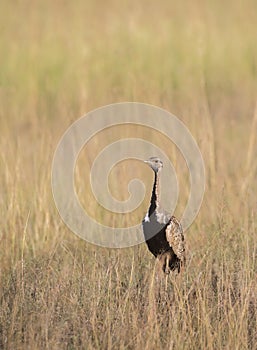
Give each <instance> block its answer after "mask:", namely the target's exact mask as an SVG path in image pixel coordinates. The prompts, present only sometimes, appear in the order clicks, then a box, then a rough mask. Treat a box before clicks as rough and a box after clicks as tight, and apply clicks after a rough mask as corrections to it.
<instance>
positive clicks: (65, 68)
mask: <svg viewBox="0 0 257 350" xmlns="http://www.w3.org/2000/svg"><path fill="white" fill-rule="evenodd" d="M0 7H1V10H0V52H1V55H0V130H1V137H0V210H1V211H0V212H1V215H0V303H1V305H0V349H11V350H18V349H26V350H27V349H28V350H29V349H31V350H36V349H49V350H54V349H69V350H70V349H147V350H148V349H149V350H150V349H179V350H180V349H188V350H191V349H204V350H207V349H215V350H216V349H229V350H230V349H233V350H235V349H238V350H241V349H256V348H257V347H256V344H257V278H256V277H257V200H256V193H257V181H256V178H257V158H256V155H257V32H256V23H257V3H256V1H253V0H246V1H240V0H235V1H231V0H228V1H226V2H223V1H220V0H218V1H214V0H209V1H204V0H194V1H184V2H178V1H166V0H161V1H160V2H156V1H152V0H148V1H146V0H142V1H140V2H135V1H126V0H125V1H123V2H119V1H117V0H110V1H108V2H104V1H102V0H98V1H92V0H86V1H82V0H78V1H76V2H69V1H66V0H55V1H48V0H46V1H43V0H38V1H29V0H24V1H20V0H17V1H5V0H3V1H1V5H0ZM123 101H138V102H145V103H149V104H152V105H156V106H159V107H161V108H164V109H167V110H168V111H170V112H171V113H173V114H175V115H176V116H178V117H179V118H180V119H181V120H182V121H183V122H184V123H185V124H186V125H187V127H188V128H189V130H190V131H191V133H192V135H193V136H194V137H195V139H196V141H197V143H198V145H199V148H200V150H201V152H202V155H203V159H204V162H205V169H206V191H205V196H204V200H203V203H202V207H201V210H200V212H199V214H198V216H197V218H196V220H195V222H194V223H193V225H192V226H191V227H190V229H189V230H188V231H187V232H186V242H187V266H186V268H185V271H184V272H183V274H181V275H179V276H176V275H174V274H171V275H170V276H169V277H168V278H165V277H161V276H160V275H158V272H157V268H156V264H155V260H154V258H153V257H152V256H151V254H150V253H149V252H148V250H147V247H146V245H145V244H141V245H138V246H135V247H131V248H127V249H107V248H103V247H98V246H95V245H92V244H90V243H88V242H86V241H84V240H82V239H80V238H79V237H77V236H76V235H74V234H73V233H72V232H71V231H70V230H69V229H68V228H67V227H66V226H65V224H64V223H63V222H62V220H61V218H60V216H59V214H58V211H57V209H56V207H55V205H54V201H53V196H52V190H51V164H52V159H53V155H54V151H55V149H56V146H57V144H58V142H59V139H60V137H61V136H62V134H63V133H64V132H65V130H66V129H67V128H68V127H69V126H70V125H71V123H72V122H74V121H75V120H77V119H78V118H79V117H80V116H82V115H84V114H86V113H87V112H89V111H91V110H92V109H95V108H98V107H100V106H104V105H106V104H110V103H116V102H123ZM139 129H140V128H139ZM139 129H138V130H137V129H135V128H134V129H133V130H127V129H126V130H122V129H114V130H113V131H112V132H108V131H107V133H106V134H104V133H103V134H101V135H96V136H95V138H94V139H92V140H91V141H90V142H89V144H88V145H86V147H85V148H84V149H83V152H82V154H81V159H80V160H79V162H78V169H77V176H76V186H77V188H78V191H80V196H81V200H82V201H84V203H85V205H86V206H87V205H88V204H87V203H92V198H91V197H90V193H89V189H88V187H87V186H88V185H87V184H86V183H85V178H84V174H85V173H87V172H88V171H89V170H90V166H91V165H92V162H93V160H94V158H95V156H96V154H97V152H98V151H99V149H101V147H103V146H104V145H105V144H108V143H109V142H111V141H112V140H116V139H117V138H118V137H123V136H124V137H125V136H126V137H127V136H128V137H131V136H134V135H139V136H142V137H145V138H147V139H148V140H149V141H151V142H155V143H157V144H159V145H160V147H164V148H165V149H170V153H169V156H170V157H171V160H172V162H173V163H174V166H175V168H176V171H177V174H178V178H179V181H180V188H181V189H182V191H181V197H180V199H179V203H178V208H177V211H176V214H177V216H178V217H180V216H181V213H182V212H183V208H184V205H185V203H186V198H187V195H188V176H187V169H186V166H185V164H184V162H183V159H182V157H181V155H180V154H179V152H178V150H177V149H176V148H175V147H174V145H170V148H169V145H166V143H167V140H165V139H163V137H162V136H161V135H159V134H155V133H154V132H151V133H148V132H147V131H146V130H139ZM127 169H128V164H127V162H124V164H123V165H122V164H121V166H120V167H119V169H118V170H117V172H116V173H114V175H115V174H116V175H117V176H119V174H120V176H121V177H122V179H123V182H124V184H127V182H128V180H129V178H130V176H131V173H130V172H129V171H127ZM132 172H133V174H134V173H136V174H137V175H138V176H139V177H140V176H141V177H142V178H143V179H144V180H145V183H146V188H147V193H150V191H151V182H152V177H151V173H150V172H149V171H146V170H145V169H144V168H143V167H141V166H138V164H137V163H133V166H132ZM113 186H114V187H113V191H114V193H115V191H117V193H116V194H117V195H120V196H121V197H120V198H121V199H124V198H123V197H122V196H123V193H124V196H125V195H126V193H127V192H126V191H125V190H126V186H125V187H122V188H120V187H119V188H118V189H117V188H115V181H114V185H113ZM183 189H184V190H183ZM124 191H125V192H124ZM148 203H149V196H148V197H147V196H146V198H145V200H144V201H143V203H142V205H141V206H140V207H139V208H138V209H137V211H136V212H135V213H134V214H133V217H129V216H128V218H127V220H132V221H133V220H134V221H135V222H137V220H140V218H141V217H143V215H144V213H145V211H146V209H147V206H148ZM88 209H89V210H92V212H96V208H95V207H94V203H93V204H90V205H88ZM97 215H99V217H104V214H103V213H99V212H98V214H97ZM105 219H106V218H105ZM107 220H110V221H111V224H112V225H113V224H114V225H115V217H114V218H110V219H108V218H107Z"/></svg>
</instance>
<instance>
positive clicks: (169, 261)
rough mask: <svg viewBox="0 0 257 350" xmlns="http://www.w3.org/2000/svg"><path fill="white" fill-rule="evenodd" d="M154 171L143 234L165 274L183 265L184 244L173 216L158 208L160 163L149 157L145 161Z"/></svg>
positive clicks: (178, 224) (180, 231)
mask: <svg viewBox="0 0 257 350" xmlns="http://www.w3.org/2000/svg"><path fill="white" fill-rule="evenodd" d="M145 163H147V164H148V165H149V166H150V167H151V168H152V169H153V171H154V175H155V178H154V185H153V190H152V197H151V203H150V207H149V209H148V212H147V214H146V216H145V218H144V220H143V223H142V224H143V232H144V236H145V240H146V244H147V246H148V249H149V250H150V252H151V253H152V254H153V255H154V256H155V257H156V258H157V259H158V260H159V261H160V264H161V267H162V270H163V271H164V272H165V273H167V274H168V273H170V271H173V270H178V272H179V271H180V267H181V266H182V265H183V264H184V263H185V244H184V243H185V242H184V234H183V229H182V226H181V224H180V223H179V221H178V220H177V219H176V218H175V216H171V215H170V214H168V213H166V212H165V211H164V210H162V209H161V207H160V201H159V172H160V170H161V169H162V166H163V165H162V161H161V160H160V159H159V158H157V157H151V158H149V159H148V160H147V161H145Z"/></svg>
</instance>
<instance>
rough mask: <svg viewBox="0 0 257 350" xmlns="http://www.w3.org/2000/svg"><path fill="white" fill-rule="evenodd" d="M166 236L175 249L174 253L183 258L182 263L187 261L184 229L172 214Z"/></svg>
mask: <svg viewBox="0 0 257 350" xmlns="http://www.w3.org/2000/svg"><path fill="white" fill-rule="evenodd" d="M166 238H167V241H168V242H169V245H170V247H171V248H172V249H173V251H174V253H175V254H176V255H177V257H178V258H179V259H180V260H181V262H182V263H184V262H185V242H184V234H183V229H182V226H181V224H180V222H179V221H178V220H177V219H176V218H175V216H172V217H171V218H170V221H169V223H168V225H167V228H166Z"/></svg>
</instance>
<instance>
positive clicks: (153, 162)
mask: <svg viewBox="0 0 257 350" xmlns="http://www.w3.org/2000/svg"><path fill="white" fill-rule="evenodd" d="M144 162H145V163H146V164H148V165H149V166H150V167H151V168H152V169H153V171H154V172H155V173H157V172H158V171H159V170H161V169H162V167H163V163H162V161H161V160H160V158H158V157H150V158H149V159H147V160H145V161H144Z"/></svg>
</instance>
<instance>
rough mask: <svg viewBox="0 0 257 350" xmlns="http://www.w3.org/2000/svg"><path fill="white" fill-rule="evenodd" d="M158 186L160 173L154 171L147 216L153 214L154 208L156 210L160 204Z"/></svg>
mask: <svg viewBox="0 0 257 350" xmlns="http://www.w3.org/2000/svg"><path fill="white" fill-rule="evenodd" d="M159 186H160V173H159V172H155V173H154V184H153V190H152V197H151V204H150V208H149V212H148V215H149V217H150V216H151V215H152V214H153V212H154V211H155V210H158V208H159V206H160V195H159Z"/></svg>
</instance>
